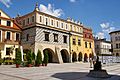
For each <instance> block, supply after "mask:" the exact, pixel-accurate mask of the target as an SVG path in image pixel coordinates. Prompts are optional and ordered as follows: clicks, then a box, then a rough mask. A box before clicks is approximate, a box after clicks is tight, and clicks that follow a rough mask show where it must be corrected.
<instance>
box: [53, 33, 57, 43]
mask: <svg viewBox="0 0 120 80" xmlns="http://www.w3.org/2000/svg"><path fill="white" fill-rule="evenodd" d="M53 34H54V42H58V34H55V33H53ZM56 37H57V39H56Z"/></svg>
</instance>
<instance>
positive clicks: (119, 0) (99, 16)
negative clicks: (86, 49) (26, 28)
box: [0, 0, 120, 39]
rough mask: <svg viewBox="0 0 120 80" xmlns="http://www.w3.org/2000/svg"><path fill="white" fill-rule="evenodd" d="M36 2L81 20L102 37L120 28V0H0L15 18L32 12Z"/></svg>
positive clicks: (48, 11) (96, 34)
mask: <svg viewBox="0 0 120 80" xmlns="http://www.w3.org/2000/svg"><path fill="white" fill-rule="evenodd" d="M36 2H38V4H39V6H40V10H41V11H43V12H44V11H45V12H46V13H50V14H51V15H54V16H57V17H60V18H63V19H66V18H67V17H71V18H73V19H74V20H80V22H83V24H84V25H86V26H90V27H91V28H92V29H93V33H94V35H95V36H98V37H100V38H103V37H105V38H107V39H109V34H108V33H109V32H111V31H114V30H120V0H0V8H1V9H2V10H4V11H5V12H6V13H7V14H9V15H10V16H11V17H12V18H13V17H15V16H16V15H17V14H18V13H19V14H20V15H24V14H26V13H29V12H32V11H33V10H34V6H35V3H36Z"/></svg>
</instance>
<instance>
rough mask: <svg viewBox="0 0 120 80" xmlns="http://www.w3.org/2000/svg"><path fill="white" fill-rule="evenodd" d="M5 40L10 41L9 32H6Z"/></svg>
mask: <svg viewBox="0 0 120 80" xmlns="http://www.w3.org/2000/svg"><path fill="white" fill-rule="evenodd" d="M6 39H7V40H10V32H7V37H6Z"/></svg>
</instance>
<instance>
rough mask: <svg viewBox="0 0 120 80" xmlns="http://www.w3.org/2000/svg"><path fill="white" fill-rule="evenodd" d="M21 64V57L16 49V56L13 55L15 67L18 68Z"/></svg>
mask: <svg viewBox="0 0 120 80" xmlns="http://www.w3.org/2000/svg"><path fill="white" fill-rule="evenodd" d="M21 62H22V55H21V52H20V49H17V50H16V55H15V64H16V67H19V65H20V64H21Z"/></svg>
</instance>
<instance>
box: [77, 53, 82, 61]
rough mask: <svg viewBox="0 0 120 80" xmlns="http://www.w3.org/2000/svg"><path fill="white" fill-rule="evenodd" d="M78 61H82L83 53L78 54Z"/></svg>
mask: <svg viewBox="0 0 120 80" xmlns="http://www.w3.org/2000/svg"><path fill="white" fill-rule="evenodd" d="M78 61H82V53H81V52H80V53H79V54H78Z"/></svg>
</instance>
